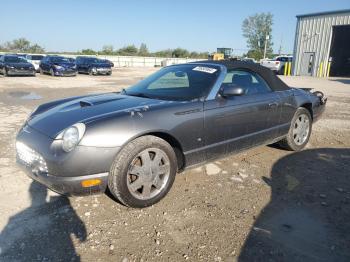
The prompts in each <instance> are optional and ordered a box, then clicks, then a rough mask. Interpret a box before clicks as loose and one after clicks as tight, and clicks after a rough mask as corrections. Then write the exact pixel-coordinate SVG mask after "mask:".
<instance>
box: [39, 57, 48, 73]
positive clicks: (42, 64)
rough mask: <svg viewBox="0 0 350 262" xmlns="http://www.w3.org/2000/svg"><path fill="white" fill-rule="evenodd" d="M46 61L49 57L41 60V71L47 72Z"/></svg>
mask: <svg viewBox="0 0 350 262" xmlns="http://www.w3.org/2000/svg"><path fill="white" fill-rule="evenodd" d="M48 61H49V57H45V58H44V59H43V60H41V63H40V67H41V69H42V70H43V71H45V72H48V71H49V70H48Z"/></svg>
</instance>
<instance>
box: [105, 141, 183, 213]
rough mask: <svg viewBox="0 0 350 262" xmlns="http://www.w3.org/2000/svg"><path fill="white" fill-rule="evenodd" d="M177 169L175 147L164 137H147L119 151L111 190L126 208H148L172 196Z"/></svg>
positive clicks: (113, 165) (111, 179) (110, 183)
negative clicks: (168, 194) (167, 196)
mask: <svg viewBox="0 0 350 262" xmlns="http://www.w3.org/2000/svg"><path fill="white" fill-rule="evenodd" d="M176 170H177V162H176V156H175V153H174V150H173V149H172V147H171V146H170V145H169V144H168V143H167V142H166V141H164V140H163V139H161V138H158V137H155V136H143V137H139V138H136V139H135V140H133V141H131V142H130V143H128V144H127V145H126V146H125V147H124V148H123V149H122V150H121V151H120V152H119V154H118V155H117V157H116V158H115V160H114V162H113V164H112V167H111V170H110V174H109V177H108V187H109V190H110V191H111V193H112V194H113V195H114V196H115V197H116V198H117V199H118V200H119V201H120V202H122V203H123V204H124V205H126V206H130V207H136V208H142V207H147V206H150V205H153V204H155V203H157V202H158V201H160V200H161V199H162V198H163V197H164V196H165V195H166V194H167V193H168V191H169V190H170V188H171V186H172V184H173V182H174V179H175V174H176Z"/></svg>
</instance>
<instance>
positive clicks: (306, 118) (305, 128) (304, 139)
mask: <svg viewBox="0 0 350 262" xmlns="http://www.w3.org/2000/svg"><path fill="white" fill-rule="evenodd" d="M311 129H312V118H311V114H310V112H309V111H308V110H307V109H306V108H303V107H300V108H298V110H297V111H296V112H295V114H294V117H293V119H292V123H291V125H290V128H289V132H288V134H287V136H286V137H285V138H284V139H283V140H281V141H280V142H279V145H280V146H282V147H283V148H286V149H288V150H292V151H300V150H301V149H303V148H304V147H305V146H306V144H307V143H308V142H309V139H310V135H311Z"/></svg>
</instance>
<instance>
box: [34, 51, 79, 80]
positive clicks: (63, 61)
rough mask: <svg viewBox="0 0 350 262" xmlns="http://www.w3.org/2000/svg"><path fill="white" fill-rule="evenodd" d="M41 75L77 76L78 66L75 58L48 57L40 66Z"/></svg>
mask: <svg viewBox="0 0 350 262" xmlns="http://www.w3.org/2000/svg"><path fill="white" fill-rule="evenodd" d="M39 71H40V74H45V73H48V74H50V75H52V76H76V75H77V65H76V63H75V60H74V59H73V58H68V57H64V56H56V55H48V56H46V57H44V58H43V59H42V60H41V62H40V65H39Z"/></svg>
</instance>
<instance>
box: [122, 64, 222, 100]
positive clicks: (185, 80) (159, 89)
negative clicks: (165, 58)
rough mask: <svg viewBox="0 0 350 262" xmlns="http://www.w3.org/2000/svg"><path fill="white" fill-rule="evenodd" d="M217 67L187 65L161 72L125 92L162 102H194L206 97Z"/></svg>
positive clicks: (216, 75)
mask: <svg viewBox="0 0 350 262" xmlns="http://www.w3.org/2000/svg"><path fill="white" fill-rule="evenodd" d="M219 69H220V67H218V66H216V65H198V64H187V65H178V66H170V67H166V68H163V69H161V70H159V71H158V72H156V73H154V74H153V75H151V76H149V77H147V78H146V79H144V80H142V81H141V82H139V83H138V84H136V85H134V86H132V87H130V88H128V89H126V90H125V94H126V95H131V96H141V97H149V98H155V99H161V100H193V99H198V98H202V97H204V96H206V95H207V94H208V93H209V91H210V89H211V87H212V86H213V84H214V83H215V81H216V79H217V77H218V75H219V74H220V70H219Z"/></svg>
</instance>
